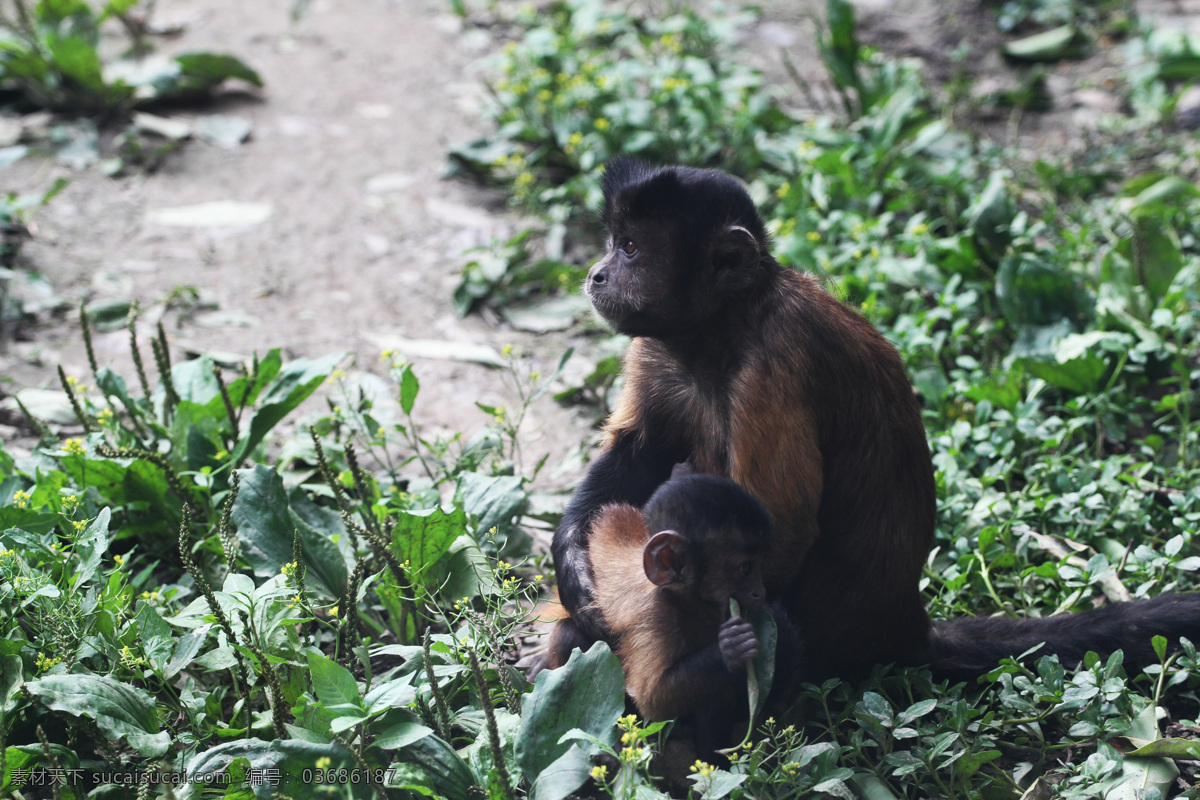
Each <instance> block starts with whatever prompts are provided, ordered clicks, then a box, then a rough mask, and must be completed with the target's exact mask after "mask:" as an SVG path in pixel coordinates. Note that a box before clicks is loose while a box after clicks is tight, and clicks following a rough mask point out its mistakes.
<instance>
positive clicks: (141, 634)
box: [136, 601, 175, 672]
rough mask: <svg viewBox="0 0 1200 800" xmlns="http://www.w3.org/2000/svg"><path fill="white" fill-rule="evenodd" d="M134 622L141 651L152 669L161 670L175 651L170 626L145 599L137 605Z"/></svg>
mask: <svg viewBox="0 0 1200 800" xmlns="http://www.w3.org/2000/svg"><path fill="white" fill-rule="evenodd" d="M136 623H137V629H138V642H139V643H140V644H141V647H142V651H143V652H145V654H146V656H147V657H148V658H149V659H150V664H151V665H152V666H153V667H154V669H155V670H158V671H160V672H161V671H162V670H163V668H164V667H165V666H166V665H167V662H168V660H169V659H170V658H171V655H172V654H173V653H174V652H175V638H174V637H173V636H172V635H171V626H170V625H168V624H167V623H166V620H164V619H163V618H162V617H160V616H159V615H158V612H157V611H155V610H154V606H152V605H150V603H148V602H145V601H143V602H142V603H141V605H140V606H139V607H138V613H137V617H136Z"/></svg>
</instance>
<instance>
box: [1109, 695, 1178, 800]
mask: <svg viewBox="0 0 1200 800" xmlns="http://www.w3.org/2000/svg"><path fill="white" fill-rule="evenodd" d="M1157 711H1158V709H1157V708H1155V706H1154V705H1153V704H1149V705H1147V706H1146V707H1145V708H1144V709H1142V711H1141V712H1140V713H1139V714H1138V715H1137V716H1136V717H1134V719H1133V724H1132V725H1130V727H1129V730H1128V731H1127V732H1126V734H1125V735H1126V736H1128V737H1131V738H1136V739H1142V740H1149V741H1150V744H1147V745H1145V747H1150V746H1151V744H1153V743H1154V742H1155V741H1157V740H1158V738H1159V734H1158V715H1157ZM1139 749H1141V748H1139ZM1164 755H1167V754H1162V755H1157V756H1145V757H1143V756H1134V755H1131V754H1126V756H1125V758H1124V761H1123V762H1122V764H1121V775H1122V777H1123V778H1124V780H1123V781H1122V782H1121V783H1120V784H1118V785H1117V786H1116V787H1114V788H1112V789H1110V790H1109V791H1108V792H1106V793H1105V795H1104V800H1138V798H1141V797H1144V796H1145V792H1146V790H1147V789H1151V788H1154V789H1158V791H1159V792H1160V796H1162V797H1166V796H1167V794H1168V792H1169V790H1170V789H1171V787H1172V786H1173V785H1174V784H1175V779H1176V778H1178V777H1179V768H1178V767H1176V766H1175V762H1174V761H1172V760H1171V759H1172V758H1173V757H1174V756H1170V757H1165V758H1164V757H1163V756H1164Z"/></svg>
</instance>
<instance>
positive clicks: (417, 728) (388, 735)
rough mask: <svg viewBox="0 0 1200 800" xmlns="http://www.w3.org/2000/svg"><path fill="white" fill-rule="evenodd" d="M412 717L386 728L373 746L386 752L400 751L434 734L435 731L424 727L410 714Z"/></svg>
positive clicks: (376, 738)
mask: <svg viewBox="0 0 1200 800" xmlns="http://www.w3.org/2000/svg"><path fill="white" fill-rule="evenodd" d="M410 716H411V719H407V720H404V721H402V722H397V723H395V724H392V725H389V726H388V727H386V728H384V729H383V730H382V731H380V732H379V734H378V735H377V736H376V737H375V740H374V741H373V742H372V744H373V745H374V746H375V747H379V748H382V749H384V750H399V749H400V748H402V747H407V746H408V745H410V744H413V743H414V742H417V741H420V740H421V739H424V738H425V737H426V736H430V735H432V734H433V729H432V728H427V727H425V726H424V725H422V724H421V723H420V722H419V721H418V720H417V718H416V715H415V714H410ZM372 730H374V728H372Z"/></svg>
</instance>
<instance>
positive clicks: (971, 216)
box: [964, 170, 1017, 264]
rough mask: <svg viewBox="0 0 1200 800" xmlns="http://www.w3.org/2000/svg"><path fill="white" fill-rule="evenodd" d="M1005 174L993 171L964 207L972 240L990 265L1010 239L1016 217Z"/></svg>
mask: <svg viewBox="0 0 1200 800" xmlns="http://www.w3.org/2000/svg"><path fill="white" fill-rule="evenodd" d="M1007 177H1008V175H1007V173H1006V172H1004V171H1002V170H995V171H993V172H992V173H991V174H990V175H989V176H988V182H987V184H986V185H985V186H984V187H983V191H982V192H980V193H979V196H978V197H976V198H975V199H974V200H973V201H972V202H971V205H970V206H969V207H968V208H967V211H966V214H965V215H964V216H965V217H966V220H967V222H968V223H969V224H970V225H971V227H972V228H973V229H974V231H975V242H976V243H977V244H978V245H979V253H980V255H982V256H983V257H984V258H985V259H986V260H987V261H988V263H990V264H999V263H1000V260H1001V259H1002V258H1004V254H1005V252H1006V251H1007V250H1008V245H1009V242H1011V241H1012V233H1011V232H1010V231H1009V227H1010V226H1011V225H1012V221H1013V217H1014V216H1016V213H1017V212H1016V206H1015V204H1014V203H1013V200H1012V197H1010V196H1009V194H1008V187H1007V186H1006V185H1005V179H1006V178H1007Z"/></svg>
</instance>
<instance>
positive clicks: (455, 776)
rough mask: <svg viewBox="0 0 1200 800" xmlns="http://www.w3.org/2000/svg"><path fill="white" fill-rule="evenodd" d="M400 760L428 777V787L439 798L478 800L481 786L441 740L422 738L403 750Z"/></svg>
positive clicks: (464, 762) (451, 749) (400, 753)
mask: <svg viewBox="0 0 1200 800" xmlns="http://www.w3.org/2000/svg"><path fill="white" fill-rule="evenodd" d="M398 756H399V758H400V760H401V761H403V762H406V763H409V764H413V765H415V766H416V767H418V768H419V769H420V771H421V772H422V773H424V775H425V780H426V783H425V785H426V786H428V787H429V788H430V789H432V790H433V791H434V793H435V794H436V795H438V796H441V797H444V798H446V800H477V798H478V795H477V794H476V792H477V787H478V784H477V783H476V781H475V776H474V775H472V774H471V768H470V767H469V766H467V762H466V761H463V759H462V757H461V756H460V755H459V754H458V753H456V752H455V751H454V748H453V747H451V746H450V745H448V744H446V742H444V741H442V739H440V738H439V737H437V736H425V737H422V738H421V739H419V740H417V741H415V742H413V743H412V744H410V745H408V746H407V747H405V748H404V749H403V750H401V751H400V752H399V754H398Z"/></svg>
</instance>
